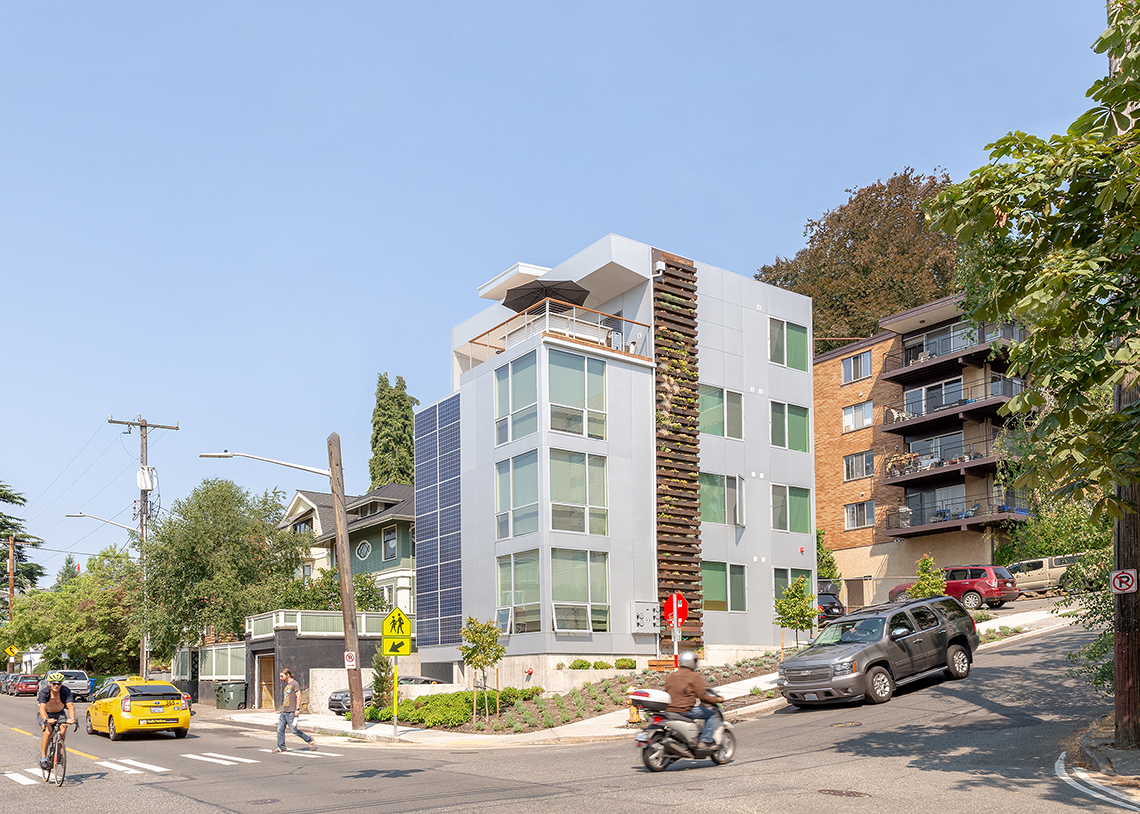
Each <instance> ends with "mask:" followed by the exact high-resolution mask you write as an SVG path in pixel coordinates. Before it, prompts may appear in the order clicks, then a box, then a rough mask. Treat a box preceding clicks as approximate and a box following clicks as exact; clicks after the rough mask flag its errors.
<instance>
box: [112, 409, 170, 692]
mask: <svg viewBox="0 0 1140 814" xmlns="http://www.w3.org/2000/svg"><path fill="white" fill-rule="evenodd" d="M107 423H108V424H123V425H125V426H127V427H138V428H139V442H140V445H141V451H140V452H139V484H138V485H139V567H140V569H141V570H142V588H143V595H142V614H141V616H140V618H141V621H142V624H140V625H139V675H140V676H142V677H143V678H146V677H147V672H148V665H147V659H146V638H147V636H146V634H147V629H146V560H145V559H144V557H145V554H144V553H143V552H144V551H145V550H146V534H147V521H148V519H149V518H150V490H151V488H152V487H153V484H152V483H151V480H150V470H149V469H147V465H146V434H147V431H148V430H150V429H157V430H176V429H178V423H177V422H175V423H174V425H173V426H170V425H168V424H149V423H147V420H146V419H145V418H143V417H142V416H141V415H137V416H135V420H134V421H116V420H115V419H114V418H113V417H112V416H107Z"/></svg>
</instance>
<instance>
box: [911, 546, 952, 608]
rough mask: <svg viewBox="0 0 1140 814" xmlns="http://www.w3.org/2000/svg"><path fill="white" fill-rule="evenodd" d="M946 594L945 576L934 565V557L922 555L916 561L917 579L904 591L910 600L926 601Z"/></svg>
mask: <svg viewBox="0 0 1140 814" xmlns="http://www.w3.org/2000/svg"><path fill="white" fill-rule="evenodd" d="M945 593H946V575H945V574H943V573H942V571H941V569H939V568H938V566H937V565H935V563H934V557H932V556H930V555H929V554H924V555H923V557H922V559H921V560H919V561H918V579H917V580H915V582H914V584H913V585H911V586H910V587H909V588H907V589H906V594H907V596H909V597H910V598H911V599H926V598H927V597H928V596H942V595H943V594H945Z"/></svg>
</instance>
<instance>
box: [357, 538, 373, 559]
mask: <svg viewBox="0 0 1140 814" xmlns="http://www.w3.org/2000/svg"><path fill="white" fill-rule="evenodd" d="M365 547H367V549H368V550H367V551H365V552H364V553H363V554H361V553H360V550H361V549H363V548H365ZM352 553H353V554H355V555H356V559H358V560H360V561H361V562H364V561H365V560H367V559H368V558H369V557H371V556H372V541H371V540H361V541H360V542H359V543H357V544H356V547H355V548H354V549H352Z"/></svg>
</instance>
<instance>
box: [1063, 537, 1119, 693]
mask: <svg viewBox="0 0 1140 814" xmlns="http://www.w3.org/2000/svg"><path fill="white" fill-rule="evenodd" d="M1112 569H1113V555H1112V549H1110V548H1102V549H1099V550H1097V551H1093V552H1091V553H1090V554H1089V556H1087V557H1082V558H1081V559H1080V560H1078V561H1077V562H1075V563H1073V564H1072V565H1070V566H1069V568H1068V569H1067V570H1066V571H1065V584H1066V585H1067V586H1070V587H1071V588H1073V589H1074V590H1077V591H1079V590H1080V589H1082V588H1085V587H1087V586H1092V589H1091V590H1089V591H1087V592H1084V593H1067V594H1066V595H1065V597H1064V598H1062V599H1061V600H1060V601H1059V602H1058V603H1057V608H1056V610H1057V611H1059V610H1061V609H1062V608H1072V607H1075V608H1076V609H1077V613H1078V617H1077V618H1078V620H1079V622H1080V625H1081V627H1083V628H1084V629H1085V630H1089V631H1092V632H1093V633H1094V634H1095V637H1094V638H1093V640H1092V641H1091V642H1089V643H1088V644H1085V645H1082V646H1081V647H1080V648H1078V649H1077V650H1074V651H1073V652H1071V653H1069V654H1068V658H1069V661H1070V662H1072V664H1073V666H1072V668H1071V670H1070V672H1071V673H1072V674H1073V675H1077V676H1080V677H1082V678H1084V679H1085V680H1086V681H1088V683H1089V684H1090V685H1092V686H1093V687H1094V688H1095V689H1097V690H1099V691H1100V692H1102V693H1104V694H1105V695H1112V694H1113V693H1115V692H1116V659H1115V639H1116V636H1115V634H1114V627H1115V625H1114V622H1115V615H1116V603H1115V601H1114V596H1113V594H1112V591H1111V590H1109V587H1108V575H1109V573H1110V572H1111V571H1112Z"/></svg>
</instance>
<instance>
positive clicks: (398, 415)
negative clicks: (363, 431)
mask: <svg viewBox="0 0 1140 814" xmlns="http://www.w3.org/2000/svg"><path fill="white" fill-rule="evenodd" d="M419 403H420V402H419V399H417V398H414V397H412V396H410V395H408V386H407V384H406V383H405V382H404V377H403V376H397V377H396V384H395V386H393V385H391V384H389V382H388V374H387V373H381V374H380V375H379V376H377V377H376V407H375V408H374V409H373V410H372V458H371V459H370V460H369V461H368V475H369V478H370V479H371V482H372V485H371V486H369V487H368V488H369V489H370V490H371V489H375V488H376V487H378V486H383V485H384V484H385V483H405V484H408V485H412V484H413V483H414V482H415V417H414V415H413V410H414V408H415V407H417V406H418V405H419Z"/></svg>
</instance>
